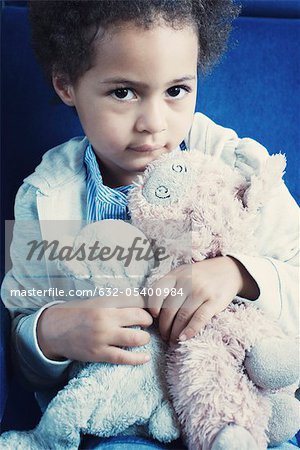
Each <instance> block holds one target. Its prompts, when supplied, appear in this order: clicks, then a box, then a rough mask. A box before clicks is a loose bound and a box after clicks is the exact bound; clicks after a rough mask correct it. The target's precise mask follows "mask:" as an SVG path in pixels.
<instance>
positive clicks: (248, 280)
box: [226, 256, 259, 300]
mask: <svg viewBox="0 0 300 450" xmlns="http://www.w3.org/2000/svg"><path fill="white" fill-rule="evenodd" d="M226 258H228V259H230V260H231V261H232V263H233V264H234V265H235V267H236V269H237V271H238V273H237V276H238V278H237V279H238V280H239V281H238V290H237V295H239V296H240V297H243V298H246V299H248V300H256V299H257V298H258V297H259V287H258V285H257V283H256V281H255V280H254V278H253V277H252V276H251V275H250V273H249V272H248V270H247V269H246V268H245V266H244V265H243V264H242V263H241V262H240V261H238V260H237V259H235V258H233V257H232V256H227V257H226Z"/></svg>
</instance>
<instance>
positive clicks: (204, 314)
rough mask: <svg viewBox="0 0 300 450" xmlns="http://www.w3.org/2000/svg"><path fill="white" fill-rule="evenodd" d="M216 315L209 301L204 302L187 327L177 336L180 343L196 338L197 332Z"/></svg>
mask: <svg viewBox="0 0 300 450" xmlns="http://www.w3.org/2000/svg"><path fill="white" fill-rule="evenodd" d="M215 314H216V312H215V309H214V308H213V307H212V305H211V303H210V302H209V301H206V302H204V303H203V304H202V305H201V306H200V307H199V308H198V309H197V310H196V311H195V313H194V315H193V317H192V318H191V320H190V321H189V323H188V325H187V326H186V327H185V328H184V329H183V330H182V332H181V333H180V336H179V340H180V341H186V340H187V339H191V338H192V337H194V336H196V334H197V333H199V331H200V330H201V329H202V328H204V327H205V325H207V324H208V322H209V321H210V320H211V319H212V317H213V316H214V315H215Z"/></svg>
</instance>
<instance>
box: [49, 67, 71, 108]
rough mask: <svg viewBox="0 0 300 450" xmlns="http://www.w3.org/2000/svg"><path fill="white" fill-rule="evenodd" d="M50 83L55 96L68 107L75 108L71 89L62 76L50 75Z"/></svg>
mask: <svg viewBox="0 0 300 450" xmlns="http://www.w3.org/2000/svg"><path fill="white" fill-rule="evenodd" d="M52 83H53V87H54V89H55V92H56V93H57V95H58V96H59V97H60V98H61V100H62V101H63V102H64V103H65V104H66V105H68V106H75V104H74V101H73V95H74V91H73V87H72V85H71V83H69V82H68V81H66V78H65V77H64V76H63V75H52Z"/></svg>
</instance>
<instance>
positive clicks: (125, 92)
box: [111, 88, 135, 100]
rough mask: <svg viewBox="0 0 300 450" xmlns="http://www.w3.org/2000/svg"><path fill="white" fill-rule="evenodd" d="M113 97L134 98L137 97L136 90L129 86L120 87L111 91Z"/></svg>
mask: <svg viewBox="0 0 300 450" xmlns="http://www.w3.org/2000/svg"><path fill="white" fill-rule="evenodd" d="M111 95H112V97H113V98H115V99H117V100H132V99H133V98H135V95H134V92H133V91H132V89H129V88H119V89H115V90H114V91H112V92H111Z"/></svg>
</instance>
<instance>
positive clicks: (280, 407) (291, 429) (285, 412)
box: [267, 393, 300, 447]
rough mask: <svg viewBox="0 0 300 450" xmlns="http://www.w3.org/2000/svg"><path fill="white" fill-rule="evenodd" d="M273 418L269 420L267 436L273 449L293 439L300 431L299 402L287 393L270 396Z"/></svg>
mask: <svg viewBox="0 0 300 450" xmlns="http://www.w3.org/2000/svg"><path fill="white" fill-rule="evenodd" d="M269 398H270V400H271V403H272V416H271V417H270V419H269V423H268V429H269V431H268V432H267V436H268V438H269V445H270V446H271V447H273V446H276V445H280V444H281V443H283V442H285V441H287V440H288V439H291V438H292V437H293V436H294V435H295V434H296V433H297V431H298V429H299V422H300V412H299V401H298V400H297V399H296V398H295V397H293V396H292V395H288V394H286V393H278V394H272V395H270V396H269Z"/></svg>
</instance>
